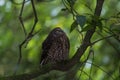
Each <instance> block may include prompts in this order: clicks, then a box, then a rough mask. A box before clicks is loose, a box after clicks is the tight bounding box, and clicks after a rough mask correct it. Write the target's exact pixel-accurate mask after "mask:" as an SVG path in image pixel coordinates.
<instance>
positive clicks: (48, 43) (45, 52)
mask: <svg viewBox="0 0 120 80" xmlns="http://www.w3.org/2000/svg"><path fill="white" fill-rule="evenodd" d="M51 45H52V39H51V38H50V36H48V37H47V39H46V40H45V41H44V42H43V43H42V54H41V60H40V64H43V63H44V62H45V59H46V58H47V56H48V51H49V49H50V47H51Z"/></svg>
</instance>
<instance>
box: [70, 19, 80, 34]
mask: <svg viewBox="0 0 120 80" xmlns="http://www.w3.org/2000/svg"><path fill="white" fill-rule="evenodd" d="M77 26H78V23H77V21H76V20H75V21H74V22H73V23H72V25H71V28H70V33H71V32H72V31H73V30H74V29H75V28H76V27H77Z"/></svg>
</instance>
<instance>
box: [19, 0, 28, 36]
mask: <svg viewBox="0 0 120 80" xmlns="http://www.w3.org/2000/svg"><path fill="white" fill-rule="evenodd" d="M24 5H25V0H23V3H22V7H21V10H20V15H19V20H20V22H21V24H22V28H23V31H24V34H25V36H26V35H27V32H26V30H25V26H24V23H23V19H22V13H23V9H24Z"/></svg>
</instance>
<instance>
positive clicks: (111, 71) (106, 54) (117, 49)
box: [0, 0, 120, 80]
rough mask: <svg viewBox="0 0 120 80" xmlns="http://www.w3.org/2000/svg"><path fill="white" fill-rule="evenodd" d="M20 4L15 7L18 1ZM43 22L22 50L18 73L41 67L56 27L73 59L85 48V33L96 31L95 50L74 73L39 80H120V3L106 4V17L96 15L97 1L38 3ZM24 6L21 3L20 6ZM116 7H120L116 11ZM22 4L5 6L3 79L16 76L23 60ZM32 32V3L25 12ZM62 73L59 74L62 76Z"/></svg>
mask: <svg viewBox="0 0 120 80" xmlns="http://www.w3.org/2000/svg"><path fill="white" fill-rule="evenodd" d="M13 1H14V2H13ZM33 1H34V2H35V8H36V12H37V17H38V23H37V25H36V27H35V31H34V32H37V31H39V32H38V33H37V34H36V35H34V36H33V37H32V39H31V40H30V41H29V42H28V44H26V45H24V46H23V48H22V61H21V63H20V65H19V68H18V70H17V74H21V73H26V72H27V73H29V72H30V71H31V70H34V69H35V68H38V66H39V60H40V54H41V44H42V42H43V41H44V39H45V38H46V36H47V35H48V34H49V32H50V31H51V30H52V29H53V28H55V27H58V26H59V27H61V28H62V29H63V30H64V31H65V32H66V34H67V36H68V37H69V40H70V54H69V58H70V59H71V58H72V57H73V55H75V52H76V51H77V49H78V48H79V46H80V45H81V44H82V43H83V39H84V37H85V33H86V32H87V31H88V30H91V29H93V27H94V26H96V30H95V33H94V35H93V37H92V39H91V46H90V47H88V48H87V50H86V52H85V53H84V54H83V55H82V57H81V58H80V62H83V63H82V65H81V64H79V63H78V64H76V65H75V66H74V67H73V68H72V69H71V70H70V71H68V72H69V74H68V72H60V71H51V72H49V73H48V74H45V75H42V76H40V77H38V78H36V79H35V80H39V79H41V80H53V79H55V80H56V79H57V80H63V79H66V78H67V79H71V78H73V79H75V80H86V79H89V80H119V79H120V67H119V66H120V59H119V57H120V11H119V7H120V5H119V4H120V2H119V0H111V1H110V0H105V1H104V5H103V8H102V12H101V16H100V17H99V16H96V15H94V11H95V8H96V0H45V1H44V0H41V1H40V0H33ZM16 3H19V4H16ZM113 5H115V6H114V7H113ZM21 6H22V3H21V2H19V0H1V1H0V12H1V13H0V63H1V64H0V76H6V75H7V76H8V75H12V74H13V72H14V69H15V66H16V63H17V60H18V58H19V47H18V46H19V44H20V43H21V42H22V41H23V40H24V38H25V36H24V31H23V29H22V27H21V23H20V21H19V19H18V17H19V15H20V9H21ZM22 17H23V22H24V24H25V29H26V31H27V33H29V32H30V30H31V28H32V25H33V23H34V15H33V10H32V6H31V2H30V1H29V0H28V1H27V2H26V3H25V7H24V9H23V14H22ZM25 47H26V48H25ZM57 74H58V75H57Z"/></svg>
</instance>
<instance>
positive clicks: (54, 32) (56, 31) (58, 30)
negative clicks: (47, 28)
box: [51, 27, 64, 37]
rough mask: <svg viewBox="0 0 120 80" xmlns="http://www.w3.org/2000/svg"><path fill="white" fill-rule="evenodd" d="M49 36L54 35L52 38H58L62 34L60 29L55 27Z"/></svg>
mask: <svg viewBox="0 0 120 80" xmlns="http://www.w3.org/2000/svg"><path fill="white" fill-rule="evenodd" d="M51 34H54V35H53V36H54V37H58V36H61V35H63V34H64V32H63V30H62V29H60V27H57V28H55V29H53V30H52V31H51Z"/></svg>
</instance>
